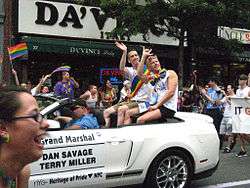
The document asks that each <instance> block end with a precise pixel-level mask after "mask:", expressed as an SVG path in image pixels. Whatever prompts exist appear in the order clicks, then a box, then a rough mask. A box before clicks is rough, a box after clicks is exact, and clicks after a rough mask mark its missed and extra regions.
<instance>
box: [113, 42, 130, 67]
mask: <svg viewBox="0 0 250 188" xmlns="http://www.w3.org/2000/svg"><path fill="white" fill-rule="evenodd" d="M115 45H116V47H117V48H119V49H120V50H121V51H122V57H121V60H120V65H119V69H120V70H123V71H125V65H126V59H127V50H128V49H127V46H126V45H125V44H123V43H122V42H115Z"/></svg>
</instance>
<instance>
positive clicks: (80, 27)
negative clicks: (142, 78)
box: [4, 0, 178, 86]
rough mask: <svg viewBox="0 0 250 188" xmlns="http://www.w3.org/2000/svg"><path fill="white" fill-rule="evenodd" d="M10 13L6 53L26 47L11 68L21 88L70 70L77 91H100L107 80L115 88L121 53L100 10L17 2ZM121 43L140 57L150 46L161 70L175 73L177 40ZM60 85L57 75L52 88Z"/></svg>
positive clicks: (56, 2) (27, 0) (64, 3)
mask: <svg viewBox="0 0 250 188" xmlns="http://www.w3.org/2000/svg"><path fill="white" fill-rule="evenodd" d="M8 8H9V9H8V10H10V9H11V11H12V13H8V15H12V17H8V22H7V23H12V25H8V29H9V30H8V29H7V28H6V33H7V30H8V31H10V33H11V34H8V35H7V38H8V41H7V40H6V47H7V46H11V45H14V44H16V43H19V42H26V43H27V45H28V51H29V54H28V61H27V62H18V61H17V62H13V65H14V68H15V69H17V71H18V73H21V74H19V78H20V80H21V82H26V81H28V80H31V81H32V82H33V83H34V84H35V83H37V82H38V80H39V78H40V77H41V76H42V75H44V74H49V73H51V72H52V71H53V70H54V69H55V68H57V67H58V66H61V65H69V66H71V73H72V75H73V76H74V77H75V78H76V79H77V80H78V81H79V82H80V85H81V86H86V85H88V84H96V85H101V84H102V83H103V80H102V79H103V78H104V77H105V76H106V77H107V74H109V76H111V78H112V79H111V80H112V81H114V83H115V82H117V81H118V82H117V83H121V80H120V79H122V78H121V77H120V76H121V75H119V74H118V73H117V68H118V67H119V61H120V57H121V52H120V50H119V49H117V48H116V46H115V44H114V39H112V38H111V37H110V32H111V31H112V30H113V29H114V28H115V26H116V20H114V19H112V18H108V17H103V15H102V12H101V10H100V8H98V7H94V6H90V5H88V6H85V5H79V4H77V3H74V1H70V2H69V1H60V0H53V1H52V0H50V1H38V0H34V1H30V0H16V1H13V3H12V4H11V3H10V2H8ZM11 20H13V22H12V21H11ZM122 41H123V42H125V43H126V45H127V46H128V48H129V50H130V49H136V50H138V51H139V53H141V52H142V45H145V46H147V45H148V44H150V47H152V46H153V48H154V49H155V52H156V53H157V54H158V56H159V58H160V60H161V62H162V63H163V64H166V65H167V67H170V68H173V69H176V68H177V45H178V40H176V39H174V38H170V37H167V36H163V37H156V36H154V35H153V34H150V36H149V41H147V42H145V41H144V40H143V37H142V36H140V35H138V36H133V37H126V36H124V37H123V38H122ZM7 58H8V57H6V59H5V60H6V61H5V64H4V65H5V71H4V74H5V77H6V78H7V77H11V74H10V71H9V70H10V65H9V64H8V63H7ZM103 70H104V71H103ZM107 70H109V71H107ZM112 70H113V71H112ZM103 73H105V75H102V74H103ZM117 74H118V75H117ZM58 79H60V75H59V74H56V75H53V77H52V85H53V83H55V82H56V81H57V80H58ZM7 80H8V79H7ZM119 81H120V82H119Z"/></svg>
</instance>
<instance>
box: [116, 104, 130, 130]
mask: <svg viewBox="0 0 250 188" xmlns="http://www.w3.org/2000/svg"><path fill="white" fill-rule="evenodd" d="M128 109H129V108H128V106H127V105H123V106H120V107H119V108H118V110H117V126H120V125H123V124H124V118H125V112H126V111H127V110H128Z"/></svg>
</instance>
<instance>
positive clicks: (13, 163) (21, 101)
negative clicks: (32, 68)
mask: <svg viewBox="0 0 250 188" xmlns="http://www.w3.org/2000/svg"><path fill="white" fill-rule="evenodd" d="M0 106H1V108H0V187H28V179H29V174H30V173H29V167H28V166H27V165H28V164H29V163H31V162H34V161H36V160H38V159H39V158H40V157H41V156H42V153H43V144H42V143H41V139H42V138H43V137H44V136H45V134H46V129H47V128H48V123H47V121H46V120H43V117H42V115H41V114H40V113H39V108H38V105H37V102H36V100H35V98H34V97H32V95H31V94H29V93H28V92H27V91H26V90H23V89H18V88H14V89H13V88H12V89H10V88H4V89H3V90H1V91H0Z"/></svg>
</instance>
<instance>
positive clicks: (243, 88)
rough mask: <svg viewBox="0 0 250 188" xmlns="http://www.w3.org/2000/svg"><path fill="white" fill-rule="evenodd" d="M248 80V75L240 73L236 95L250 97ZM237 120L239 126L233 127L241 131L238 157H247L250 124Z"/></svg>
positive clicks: (238, 131) (234, 130) (234, 129)
mask: <svg viewBox="0 0 250 188" xmlns="http://www.w3.org/2000/svg"><path fill="white" fill-rule="evenodd" d="M247 80H248V76H247V75H245V74H242V75H240V77H239V88H238V89H237V91H236V97H242V98H245V97H250V87H248V86H247ZM237 121H239V122H236V124H237V125H239V127H238V128H236V127H233V132H236V131H237V133H239V136H240V144H241V146H240V152H239V153H238V154H237V155H236V156H237V157H245V156H247V151H246V142H247V139H248V136H247V134H245V133H246V130H248V134H249V133H250V129H249V128H248V127H249V126H246V124H244V123H240V119H237Z"/></svg>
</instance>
